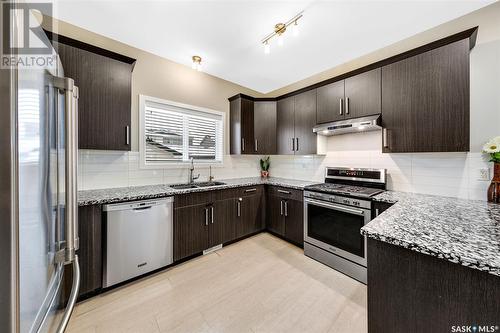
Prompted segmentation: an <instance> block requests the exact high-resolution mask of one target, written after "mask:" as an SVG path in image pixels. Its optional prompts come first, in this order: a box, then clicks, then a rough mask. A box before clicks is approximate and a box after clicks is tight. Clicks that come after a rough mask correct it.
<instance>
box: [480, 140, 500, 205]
mask: <svg viewBox="0 0 500 333" xmlns="http://www.w3.org/2000/svg"><path fill="white" fill-rule="evenodd" d="M483 152H484V153H486V154H488V155H490V162H493V163H494V166H493V170H494V171H493V179H492V181H491V184H490V186H489V188H488V201H489V202H496V203H500V136H497V137H495V138H493V139H491V140H490V141H488V142H487V143H486V144H485V145H484V147H483Z"/></svg>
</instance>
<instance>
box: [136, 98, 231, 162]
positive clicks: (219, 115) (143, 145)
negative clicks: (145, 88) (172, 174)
mask: <svg viewBox="0 0 500 333" xmlns="http://www.w3.org/2000/svg"><path fill="white" fill-rule="evenodd" d="M139 105H140V155H141V164H142V166H143V167H155V166H156V167H160V166H172V165H176V164H182V163H185V162H189V160H190V159H191V158H193V159H194V160H195V161H196V162H198V163H203V162H205V163H221V162H222V154H223V137H224V135H223V127H224V113H223V112H219V111H214V110H210V109H206V108H201V107H197V106H192V105H187V104H180V103H176V102H172V101H167V100H162V99H158V98H154V97H149V96H144V95H140V96H139Z"/></svg>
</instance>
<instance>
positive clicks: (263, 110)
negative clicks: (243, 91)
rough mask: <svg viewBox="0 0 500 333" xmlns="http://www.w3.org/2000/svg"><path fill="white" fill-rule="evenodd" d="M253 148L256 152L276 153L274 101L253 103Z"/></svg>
mask: <svg viewBox="0 0 500 333" xmlns="http://www.w3.org/2000/svg"><path fill="white" fill-rule="evenodd" d="M253 122H254V148H255V153H256V154H266V155H267V154H269V155H271V154H276V102H275V101H255V102H254V104H253Z"/></svg>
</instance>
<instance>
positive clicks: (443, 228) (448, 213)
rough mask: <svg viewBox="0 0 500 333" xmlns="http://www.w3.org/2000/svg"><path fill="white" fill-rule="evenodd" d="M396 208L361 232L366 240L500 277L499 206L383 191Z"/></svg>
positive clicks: (380, 198)
mask: <svg viewBox="0 0 500 333" xmlns="http://www.w3.org/2000/svg"><path fill="white" fill-rule="evenodd" d="M374 200H375V201H381V202H388V203H394V205H393V206H392V207H391V208H389V209H387V210H386V211H385V212H383V213H382V214H380V215H379V216H378V217H376V218H375V219H373V220H372V221H371V222H370V223H368V224H367V225H366V226H364V227H363V228H362V229H361V233H362V234H363V235H366V236H368V237H370V238H373V239H376V240H380V241H383V242H386V243H390V244H394V245H397V246H401V247H404V248H407V249H410V250H413V251H417V252H420V253H424V254H428V255H431V256H434V257H437V258H442V259H445V260H448V261H451V262H453V263H458V264H461V265H463V266H467V267H470V268H474V269H478V270H481V271H485V272H488V273H490V274H493V275H497V276H500V205H499V204H491V203H487V202H484V201H473V200H464V199H458V198H449V197H441V196H433V195H424V194H415V193H405V192H395V191H387V192H384V193H382V194H379V195H377V196H375V197H374Z"/></svg>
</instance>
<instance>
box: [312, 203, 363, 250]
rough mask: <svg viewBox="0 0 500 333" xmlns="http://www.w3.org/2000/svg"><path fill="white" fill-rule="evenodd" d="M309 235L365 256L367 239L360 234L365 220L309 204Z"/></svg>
mask: <svg viewBox="0 0 500 333" xmlns="http://www.w3.org/2000/svg"><path fill="white" fill-rule="evenodd" d="M307 209H308V216H307V235H308V236H309V237H311V238H314V239H316V240H318V241H321V242H323V243H326V244H328V245H331V246H334V247H337V248H339V249H342V250H344V251H348V252H350V253H352V254H355V255H357V256H359V257H362V258H364V256H365V239H364V237H363V236H362V235H361V234H360V229H361V228H362V227H363V226H364V222H365V218H364V217H363V216H360V215H355V214H351V213H345V212H342V211H338V210H334V209H331V208H324V207H320V206H315V205H313V204H309V205H308V207H307Z"/></svg>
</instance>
